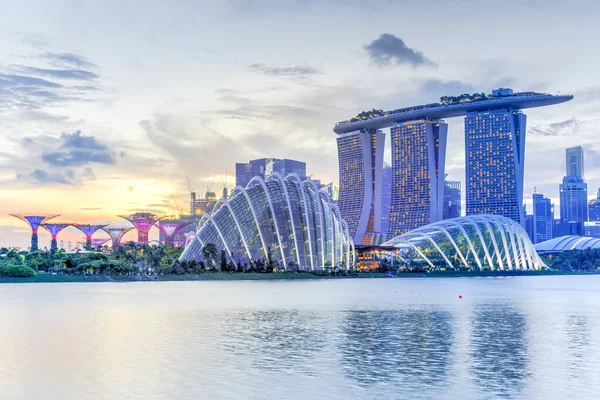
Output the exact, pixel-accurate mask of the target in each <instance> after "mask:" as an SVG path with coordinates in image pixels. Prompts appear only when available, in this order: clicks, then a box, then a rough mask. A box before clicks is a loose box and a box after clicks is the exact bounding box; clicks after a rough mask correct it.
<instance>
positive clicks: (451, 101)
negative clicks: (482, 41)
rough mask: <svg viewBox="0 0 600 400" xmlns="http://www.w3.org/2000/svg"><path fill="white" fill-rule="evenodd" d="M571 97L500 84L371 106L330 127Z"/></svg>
mask: <svg viewBox="0 0 600 400" xmlns="http://www.w3.org/2000/svg"><path fill="white" fill-rule="evenodd" d="M571 99H573V96H572V95H552V94H547V93H535V92H521V93H513V92H512V90H511V89H504V88H500V89H497V90H494V91H493V92H492V94H489V95H486V94H485V93H475V94H462V95H460V96H456V97H455V96H443V97H441V98H440V103H431V104H424V105H419V106H413V107H406V108H399V109H396V110H391V111H383V110H376V109H373V110H371V111H364V112H362V113H360V114H358V115H357V116H356V117H354V118H352V119H349V120H347V121H342V122H338V123H337V124H336V125H335V127H334V128H333V131H334V132H335V133H337V134H343V133H348V132H354V131H357V130H360V129H383V128H389V127H390V126H392V125H393V124H394V123H396V122H406V121H413V120H416V119H443V118H452V117H460V116H463V115H466V114H467V113H469V112H472V111H487V110H495V109H501V108H515V109H523V108H533V107H544V106H549V105H553V104H559V103H564V102H566V101H569V100H571Z"/></svg>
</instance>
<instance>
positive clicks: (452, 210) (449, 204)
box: [443, 181, 461, 219]
mask: <svg viewBox="0 0 600 400" xmlns="http://www.w3.org/2000/svg"><path fill="white" fill-rule="evenodd" d="M460 213H461V201H460V181H446V182H445V184H444V205H443V218H444V219H450V218H457V217H460Z"/></svg>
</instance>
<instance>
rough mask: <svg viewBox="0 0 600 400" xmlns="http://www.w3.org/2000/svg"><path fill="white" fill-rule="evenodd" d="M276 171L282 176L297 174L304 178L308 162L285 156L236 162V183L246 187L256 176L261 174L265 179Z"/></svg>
mask: <svg viewBox="0 0 600 400" xmlns="http://www.w3.org/2000/svg"><path fill="white" fill-rule="evenodd" d="M274 172H277V173H279V174H280V175H281V176H287V175H289V174H297V175H298V176H299V177H300V179H302V180H304V179H306V163H304V162H302V161H296V160H289V159H285V158H284V159H279V158H259V159H257V160H251V161H250V162H248V163H236V164H235V184H236V186H242V187H246V185H247V184H248V183H249V182H250V180H251V179H252V178H254V177H255V176H260V177H261V178H262V179H263V180H264V179H266V178H268V177H269V176H271V174H272V173H274Z"/></svg>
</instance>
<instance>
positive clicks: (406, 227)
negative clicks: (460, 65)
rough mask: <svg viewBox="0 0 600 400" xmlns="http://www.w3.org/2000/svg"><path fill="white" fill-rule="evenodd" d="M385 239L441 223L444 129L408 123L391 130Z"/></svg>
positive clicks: (426, 123) (427, 123) (436, 124)
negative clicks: (390, 179) (388, 219)
mask: <svg viewBox="0 0 600 400" xmlns="http://www.w3.org/2000/svg"><path fill="white" fill-rule="evenodd" d="M390 133H391V142H392V171H393V172H392V173H393V176H392V199H391V207H390V222H389V228H388V232H387V236H388V238H389V239H391V238H393V237H396V236H399V235H401V234H403V233H405V232H408V231H411V230H413V229H416V228H418V227H420V226H423V225H427V224H430V223H432V222H436V221H439V220H441V219H442V217H443V215H442V212H443V201H444V177H445V173H444V172H445V160H446V139H447V137H448V125H447V124H445V123H443V122H441V121H427V120H419V121H408V122H403V123H398V124H395V125H393V126H392V128H391V130H390Z"/></svg>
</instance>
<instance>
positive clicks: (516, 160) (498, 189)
mask: <svg viewBox="0 0 600 400" xmlns="http://www.w3.org/2000/svg"><path fill="white" fill-rule="evenodd" d="M526 121H527V117H526V116H525V114H523V113H522V112H521V111H520V110H518V109H511V108H506V109H499V110H491V111H482V112H471V113H468V114H467V117H466V118H465V159H466V160H465V161H466V168H465V175H466V211H467V215H480V214H493V215H502V216H505V217H507V218H510V219H512V220H514V221H517V222H518V223H520V224H522V225H524V223H525V212H524V208H523V174H524V162H525V159H524V157H525V125H526Z"/></svg>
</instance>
